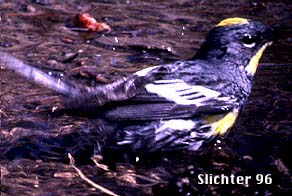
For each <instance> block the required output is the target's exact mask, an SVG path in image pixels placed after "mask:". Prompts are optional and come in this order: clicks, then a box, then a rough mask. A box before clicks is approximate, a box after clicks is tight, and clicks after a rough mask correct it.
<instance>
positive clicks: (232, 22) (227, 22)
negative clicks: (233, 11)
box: [216, 17, 249, 27]
mask: <svg viewBox="0 0 292 196" xmlns="http://www.w3.org/2000/svg"><path fill="white" fill-rule="evenodd" d="M248 23H249V20H248V19H245V18H238V17H236V18H227V19H224V20H222V21H220V22H219V23H218V24H217V25H216V27H223V26H229V25H236V24H248Z"/></svg>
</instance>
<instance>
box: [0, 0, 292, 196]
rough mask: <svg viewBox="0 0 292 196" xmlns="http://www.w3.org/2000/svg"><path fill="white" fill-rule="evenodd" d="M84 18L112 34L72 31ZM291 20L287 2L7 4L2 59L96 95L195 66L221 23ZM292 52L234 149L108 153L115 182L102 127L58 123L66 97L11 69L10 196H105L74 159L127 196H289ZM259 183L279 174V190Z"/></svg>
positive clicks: (0, 27)
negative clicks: (231, 178)
mask: <svg viewBox="0 0 292 196" xmlns="http://www.w3.org/2000/svg"><path fill="white" fill-rule="evenodd" d="M34 2H40V3H34ZM79 12H89V13H91V14H92V15H93V16H94V17H95V18H97V20H99V21H102V22H106V23H107V24H109V25H110V26H111V28H112V31H111V32H110V33H109V34H90V35H88V34H84V33H83V34H79V33H78V32H74V31H71V30H69V29H68V28H66V27H68V26H72V21H73V19H74V17H75V15H76V14H77V13H79ZM291 12H292V4H291V2H290V1H285V0H282V1H272V0H270V1H247V0H241V1H236V2H230V1H216V2H213V1H203V0H202V1H190V0H181V1H180V0H176V1H174V0H173V1H134V0H127V1H126V0H125V1H110V0H109V1H106V0H103V1H71V2H70V4H69V3H65V1H61V2H59V1H55V0H40V1H24V0H22V1H5V0H4V1H3V0H2V1H1V0H0V49H1V50H3V51H6V52H8V53H10V54H13V55H14V56H17V57H19V58H20V59H22V60H25V61H26V62H29V63H30V64H32V65H34V66H36V67H39V68H41V69H43V70H45V71H47V72H50V73H51V74H53V75H54V76H56V77H59V78H60V79H62V80H74V81H77V82H80V83H84V84H87V85H95V84H100V83H108V82H111V81H114V80H116V79H118V78H121V77H122V76H126V75H128V74H130V73H133V72H134V71H136V70H140V69H142V68H144V67H148V66H151V65H157V64H161V63H165V62H171V61H175V60H178V59H185V58H188V57H191V56H192V55H193V54H194V53H195V51H196V50H197V49H198V48H199V46H200V44H201V43H202V41H203V39H204V37H205V36H206V33H207V32H208V31H209V30H210V29H211V28H212V27H213V26H214V25H215V24H216V23H218V22H219V21H220V20H221V19H224V18H227V17H234V16H240V17H247V18H252V19H256V20H259V21H262V22H264V23H266V24H274V23H276V22H279V21H281V20H282V19H283V18H287V17H289V16H290V17H291ZM288 24H289V25H291V21H290V23H288ZM291 42H292V37H291V33H290V34H289V35H288V36H287V37H283V39H282V40H280V41H279V42H278V43H276V44H274V46H273V47H271V48H269V49H268V50H267V52H266V53H265V55H264V57H263V59H262V61H261V62H262V64H263V66H262V67H261V68H260V70H259V72H258V76H257V78H256V81H255V88H254V93H253V94H252V96H251V98H250V101H249V104H248V106H247V107H246V108H245V110H244V111H243V114H242V115H241V116H240V118H239V120H238V122H237V124H236V126H235V127H234V128H233V129H232V131H231V132H230V134H229V135H228V136H227V137H226V139H224V140H220V142H217V141H215V142H213V143H210V144H209V145H207V146H205V148H203V149H201V150H199V151H198V152H176V153H168V154H154V155H153V154H152V155H150V156H146V155H145V156H141V155H139V156H138V155H135V156H132V155H126V154H123V153H113V152H108V153H107V152H105V153H104V154H103V158H104V159H103V161H101V163H102V164H105V165H107V166H109V169H110V170H109V171H104V170H102V169H100V168H98V167H97V166H96V165H94V163H93V162H92V161H91V160H90V157H91V156H92V155H93V154H94V153H96V152H97V151H98V149H99V146H98V143H97V142H96V141H100V142H102V138H101V137H100V133H99V132H98V130H99V127H100V125H101V124H103V123H104V122H102V120H101V119H97V118H96V115H95V114H94V113H92V112H89V111H65V112H62V113H56V112H51V110H52V108H53V107H54V106H59V103H60V96H59V95H57V94H55V93H54V92H51V91H49V90H47V89H44V88H42V87H39V86H37V85H35V84H32V83H29V82H28V81H26V80H25V79H23V78H21V77H19V76H17V75H15V73H13V72H11V71H8V70H5V69H1V71H0V78H1V83H0V84H1V86H0V90H1V91H0V100H1V105H0V115H1V121H0V122H1V124H0V157H1V162H0V164H1V195H2V194H3V195H42V196H43V195H104V193H101V192H100V191H98V190H95V189H93V188H92V187H91V186H90V185H88V184H87V183H86V182H85V181H83V180H82V179H81V178H80V177H79V176H78V175H77V173H76V172H75V170H74V169H73V168H72V167H71V166H70V165H69V160H68V158H67V153H68V152H70V153H71V154H72V155H73V156H74V158H75V159H76V166H77V167H79V168H80V169H81V170H82V171H83V172H84V173H85V174H86V176H87V177H89V178H90V179H92V180H93V181H95V182H96V183H98V184H100V185H102V186H104V187H106V188H108V189H110V190H112V191H113V192H115V193H117V194H119V195H164V194H165V195H166V194H170V193H172V194H174V195H278V194H279V195H284V194H287V195H288V194H289V193H291V191H292V190H291V189H292V186H291V169H292V167H291V165H292V163H291V160H290V156H291V149H292V146H291V141H292V137H291V136H292V135H291V131H292V120H291V119H292V113H291V111H292V110H291V109H292V107H291V106H292V89H291V86H292V66H291V63H292V58H291V54H292V47H291ZM76 54H77V56H76ZM72 56H74V58H71V57H72ZM265 64H273V66H268V65H265ZM280 64H281V65H280ZM96 112H97V113H98V111H96ZM204 173H206V174H226V175H230V174H235V175H243V176H249V175H250V176H252V178H253V181H252V183H251V184H250V185H249V186H248V187H247V186H244V185H199V184H198V179H197V176H198V174H204ZM256 174H263V175H268V174H271V176H272V179H273V182H272V183H271V184H266V185H264V184H262V185H256V183H255V176H256Z"/></svg>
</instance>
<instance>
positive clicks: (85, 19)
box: [75, 13, 111, 32]
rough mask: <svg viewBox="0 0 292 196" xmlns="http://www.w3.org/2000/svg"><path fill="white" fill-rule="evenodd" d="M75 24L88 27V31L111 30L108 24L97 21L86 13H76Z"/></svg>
mask: <svg viewBox="0 0 292 196" xmlns="http://www.w3.org/2000/svg"><path fill="white" fill-rule="evenodd" d="M75 25H76V27H79V28H84V29H88V30H90V31H98V32H101V31H111V28H110V26H109V25H108V24H106V23H102V22H97V21H96V19H95V18H94V17H92V16H91V15H90V14H88V13H81V14H78V15H77V16H76V18H75Z"/></svg>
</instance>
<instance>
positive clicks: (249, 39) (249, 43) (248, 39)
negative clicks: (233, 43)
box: [242, 34, 256, 48]
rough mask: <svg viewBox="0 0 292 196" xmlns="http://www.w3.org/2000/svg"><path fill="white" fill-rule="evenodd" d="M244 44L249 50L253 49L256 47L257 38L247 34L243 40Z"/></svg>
mask: <svg viewBox="0 0 292 196" xmlns="http://www.w3.org/2000/svg"><path fill="white" fill-rule="evenodd" d="M242 43H243V45H244V46H245V47H247V48H253V47H254V46H255V45H256V38H255V37H253V36H251V35H250V34H245V35H244V36H243V38H242Z"/></svg>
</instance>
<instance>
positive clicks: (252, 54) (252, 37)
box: [193, 18, 273, 76]
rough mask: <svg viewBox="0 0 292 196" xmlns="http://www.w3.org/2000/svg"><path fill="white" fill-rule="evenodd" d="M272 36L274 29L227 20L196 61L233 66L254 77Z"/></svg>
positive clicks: (242, 19) (210, 34)
mask: <svg viewBox="0 0 292 196" xmlns="http://www.w3.org/2000/svg"><path fill="white" fill-rule="evenodd" d="M272 34H273V33H272V29H271V28H269V27H267V26H265V25H263V24H262V23H260V22H257V21H252V20H248V19H245V18H228V19H225V20H222V21H221V22H219V23H218V24H217V25H216V26H215V27H214V28H213V29H212V30H211V31H210V33H209V34H208V36H207V38H206V41H205V42H204V43H203V45H202V46H201V48H200V49H199V50H198V52H197V54H196V55H195V56H194V57H193V59H202V60H207V61H212V64H213V65H216V64H220V63H216V62H231V64H234V65H236V66H238V67H244V69H245V71H246V73H247V75H248V76H253V75H254V74H255V72H256V69H257V66H258V62H259V60H260V58H261V56H262V53H263V52H264V50H265V49H266V47H267V46H269V45H271V43H272V39H273V36H272Z"/></svg>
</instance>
